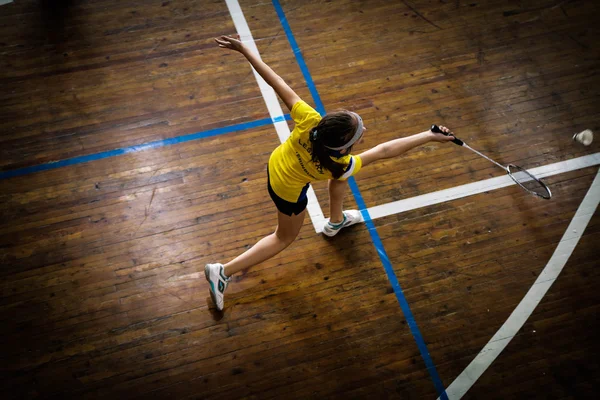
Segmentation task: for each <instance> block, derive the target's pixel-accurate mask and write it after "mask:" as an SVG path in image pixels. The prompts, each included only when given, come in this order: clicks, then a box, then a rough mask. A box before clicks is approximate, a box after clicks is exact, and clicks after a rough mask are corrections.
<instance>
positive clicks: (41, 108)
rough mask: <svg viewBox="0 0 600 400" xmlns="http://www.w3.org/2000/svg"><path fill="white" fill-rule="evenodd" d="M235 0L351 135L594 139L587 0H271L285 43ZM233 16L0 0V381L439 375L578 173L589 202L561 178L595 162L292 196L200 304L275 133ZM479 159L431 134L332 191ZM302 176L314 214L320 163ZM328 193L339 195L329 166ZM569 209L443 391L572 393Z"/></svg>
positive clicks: (35, 391) (14, 385)
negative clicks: (328, 233) (318, 216)
mask: <svg viewBox="0 0 600 400" xmlns="http://www.w3.org/2000/svg"><path fill="white" fill-rule="evenodd" d="M57 3H60V4H61V6H58V5H57ZM239 4H240V7H241V10H242V11H243V14H244V16H245V19H246V21H247V23H248V27H249V29H250V31H251V33H252V35H253V37H254V39H255V41H256V44H257V46H258V49H259V51H260V53H261V55H262V57H263V59H264V60H265V61H266V62H267V63H269V64H270V65H271V66H272V67H273V68H274V69H275V71H276V72H278V73H279V74H280V75H281V76H283V77H284V79H286V81H287V82H288V83H289V84H290V85H291V86H292V87H293V88H294V89H295V90H296V91H297V92H298V94H299V95H300V96H301V97H303V98H304V99H306V100H307V101H308V102H309V103H311V104H313V105H315V104H316V102H317V99H315V97H313V96H312V95H311V92H310V91H309V84H310V83H311V82H314V85H315V88H316V90H317V91H318V95H319V96H320V99H321V100H322V102H323V104H324V106H325V108H326V109H327V110H334V109H336V108H347V109H350V110H353V111H356V112H358V113H360V114H361V115H362V116H363V119H364V120H365V124H366V126H367V127H368V132H367V135H366V138H365V143H364V144H363V145H361V146H360V147H359V148H358V149H357V151H362V150H364V149H367V148H369V147H371V146H373V145H375V144H377V143H380V142H382V141H385V140H389V139H392V138H395V137H400V136H404V135H408V134H412V133H416V132H420V131H423V130H425V129H427V128H428V126H429V125H430V124H431V123H434V122H435V123H438V124H444V125H447V126H450V127H451V128H453V129H454V131H455V132H456V134H457V135H458V136H459V137H461V138H462V139H464V140H465V141H467V142H468V143H470V144H471V145H472V146H473V147H474V148H476V149H479V150H481V151H483V152H485V153H486V154H488V155H490V156H491V157H493V158H494V159H496V160H498V161H499V162H501V163H516V164H521V165H522V166H524V167H526V168H533V167H542V166H546V165H549V164H553V163H561V162H564V161H566V160H575V159H577V160H580V159H582V157H586V156H587V158H586V159H587V160H589V159H590V156H591V157H592V159H594V158H593V157H596V158H595V159H597V157H598V152H599V150H600V145H599V144H598V142H599V140H598V138H597V139H596V141H595V142H594V143H592V145H591V146H588V147H584V146H582V145H579V144H576V143H574V142H572V140H571V136H572V135H573V134H574V133H576V132H579V131H582V130H583V129H585V128H590V129H592V130H596V131H598V130H599V128H600V125H599V124H598V122H597V121H598V120H599V117H600V108H599V107H598V105H599V104H600V102H599V100H600V97H599V96H600V78H599V75H598V70H599V66H600V62H599V55H600V51H599V46H598V45H599V43H600V32H599V29H598V24H597V21H598V20H599V19H600V6H598V5H597V4H595V2H593V1H584V0H572V1H569V0H567V1H558V0H530V1H505V0H489V1H480V0H470V1H469V2H465V1H459V0H457V1H450V0H446V1H445V0H440V1H427V0H410V1H409V0H405V1H391V0H369V1H361V2H355V1H351V0H332V1H315V0H308V1H299V0H287V1H282V2H281V10H282V11H283V12H284V13H285V17H286V18H287V22H288V23H289V26H290V28H291V33H292V34H293V38H294V39H295V41H296V43H297V49H293V48H292V46H291V45H290V41H289V36H288V33H287V32H286V31H285V30H284V28H283V26H284V25H282V22H281V20H280V17H281V15H278V14H277V11H276V7H277V6H278V3H277V1H275V2H273V3H272V2H258V1H251V0H240V3H239ZM235 31H236V29H235V27H234V23H233V19H232V15H231V14H230V12H229V10H228V7H227V5H226V3H225V2H224V1H208V0H206V1H184V0H181V1H179V0H178V1H142V0H122V1H117V0H94V1H92V0H90V1H63V2H49V1H45V2H38V1H27V0H23V1H16V2H14V3H9V4H6V5H2V6H0V32H1V37H0V51H1V58H0V62H1V69H0V87H1V91H0V102H1V103H0V104H1V108H0V112H1V114H0V117H1V121H0V124H1V127H2V135H1V137H0V141H1V143H0V154H1V157H0V173H1V174H2V175H1V177H2V179H0V266H1V268H0V276H1V285H0V288H1V298H0V319H1V320H2V326H1V331H0V333H1V335H0V342H1V345H0V350H1V352H0V357H1V364H2V381H1V382H2V393H3V395H2V397H3V398H11V399H13V398H14V399H22V398H57V399H65V398H77V399H82V398H111V399H122V398H168V399H184V398H202V399H241V398H257V399H258V398H260V399H269V398H288V399H289V398H298V399H304V398H315V399H321V398H339V399H348V398H351V399H363V398H365V399H366V398H375V399H381V398H402V399H435V398H436V397H437V396H438V395H440V393H441V395H442V396H443V397H444V396H446V394H445V393H442V392H441V391H440V385H441V390H443V389H444V388H449V387H450V386H451V384H452V383H453V382H454V381H455V380H457V382H459V383H460V382H463V383H462V384H463V385H464V380H460V379H457V377H459V376H461V373H462V372H463V370H465V368H467V366H468V365H469V364H470V363H471V361H473V359H474V358H475V357H476V356H477V355H478V354H480V355H483V356H484V355H485V352H486V351H483V352H482V349H484V347H485V348H487V347H486V344H488V341H490V339H491V338H492V337H493V336H494V335H495V334H496V332H497V331H498V330H499V329H500V327H501V326H502V325H503V324H504V323H505V322H506V321H507V319H508V318H509V316H511V313H512V312H513V310H514V309H515V307H517V305H519V304H520V302H521V300H523V299H524V296H525V295H526V294H527V293H528V291H529V290H530V288H532V285H533V284H534V282H536V279H537V278H538V276H539V275H540V274H541V272H542V271H543V270H544V268H546V266H547V265H549V261H550V260H551V259H552V257H553V253H554V251H555V249H557V246H559V242H561V238H562V237H563V235H564V234H566V233H567V234H569V233H570V232H569V231H570V230H574V229H569V230H568V229H567V228H568V226H569V223H570V222H571V220H572V219H573V217H574V216H575V213H576V211H577V210H578V209H579V208H580V205H581V204H582V201H583V200H584V198H585V199H590V198H591V199H592V200H591V201H592V203H594V201H595V203H594V204H597V202H598V190H595V191H593V190H592V191H590V194H588V195H587V196H588V197H586V194H587V193H588V190H589V189H590V187H591V185H592V182H593V181H594V179H595V177H596V174H597V171H598V165H597V163H593V162H592V163H591V164H587V166H584V167H582V168H577V169H574V170H572V171H566V172H564V171H563V172H561V171H559V172H560V173H555V174H552V175H551V176H548V177H547V178H546V182H547V183H548V184H549V186H550V188H551V190H552V191H553V194H554V198H553V199H552V200H550V201H545V200H541V199H536V198H534V197H532V196H530V195H528V194H526V193H524V192H523V191H521V190H520V189H518V188H517V187H515V186H510V187H505V188H501V189H497V190H484V191H482V192H481V193H475V194H472V195H469V194H465V193H463V195H461V196H460V197H459V198H456V199H454V200H451V201H438V202H435V203H434V204H429V205H424V206H418V207H417V208H414V209H412V210H408V211H404V212H392V213H389V214H388V215H386V216H382V217H380V218H374V219H373V220H372V222H371V224H372V225H373V229H371V230H369V229H367V226H366V225H365V224H360V225H357V226H356V227H353V228H349V229H347V231H344V232H343V233H341V234H340V235H339V236H337V237H335V238H332V239H326V238H324V237H323V236H322V235H321V234H317V233H316V232H315V229H314V228H313V225H312V223H311V219H310V218H308V217H307V218H306V221H305V226H304V227H303V229H302V231H301V233H300V235H299V238H298V240H297V241H296V242H295V243H294V244H292V245H291V246H290V247H289V248H288V249H287V250H285V251H284V252H283V253H281V254H280V255H278V256H276V257H275V258H273V259H272V260H269V261H267V262H264V263H262V264H260V265H258V266H256V267H254V268H252V269H250V270H249V271H247V272H246V273H244V274H241V275H239V276H236V277H235V278H234V279H233V283H232V284H231V285H230V287H229V288H228V290H227V292H226V297H225V305H226V309H225V311H224V312H223V313H217V312H215V310H214V309H213V308H212V307H211V304H210V298H209V296H208V288H207V283H206V281H205V279H204V277H203V274H202V271H203V266H204V264H205V263H207V262H225V261H228V260H230V259H231V258H233V257H234V256H236V255H237V254H239V253H240V252H242V251H244V250H245V249H247V248H249V247H250V246H252V245H253V244H254V243H255V242H256V241H257V240H258V239H260V238H261V237H262V236H264V235H266V234H268V233H270V232H272V230H273V228H274V226H275V222H276V219H275V214H274V206H273V205H272V203H271V200H270V199H269V197H268V194H267V191H266V187H265V186H266V173H265V164H266V162H267V159H268V156H269V154H270V152H271V150H272V149H273V148H275V147H276V146H277V145H278V143H279V139H278V137H277V135H276V133H275V129H274V127H273V124H272V123H271V119H270V116H269V113H268V112H267V108H266V106H265V102H264V100H263V94H262V93H261V91H260V90H259V87H258V85H257V82H256V80H255V78H254V76H253V74H252V72H251V69H250V67H249V65H248V63H247V62H245V61H244V59H243V57H242V56H240V55H239V54H236V53H232V52H229V51H226V50H223V49H219V48H218V47H217V46H215V44H214V43H213V41H212V38H213V37H215V36H217V35H221V34H231V33H235ZM296 55H301V56H302V57H303V59H304V60H305V62H306V67H307V68H306V70H307V71H308V73H309V74H310V75H309V76H305V75H304V74H303V71H302V69H301V67H300V66H299V65H300V64H299V61H298V59H297V58H296ZM190 134H197V135H196V136H194V137H191V138H193V139H194V140H189V141H185V140H180V139H181V138H184V139H185V138H190V137H189V136H187V135H190ZM173 138H179V139H173ZM170 140H172V141H170ZM175 142H177V143H175ZM148 143H154V144H152V145H148V146H146V147H145V148H136V147H134V146H136V145H141V144H148ZM117 149H128V151H118V150H117ZM121 152H122V153H124V154H120V153H121ZM86 156H90V157H89V158H85V157H86ZM56 161H58V162H56ZM560 165H564V163H563V164H560ZM501 175H502V171H500V170H499V169H498V168H497V167H495V166H493V165H492V164H490V163H489V162H487V161H486V160H483V159H481V158H479V157H477V156H476V155H474V154H472V153H470V152H469V151H468V150H466V149H461V148H459V147H457V146H454V145H452V144H447V145H440V144H430V145H426V146H423V147H421V148H419V149H416V150H413V151H412V152H410V153H408V154H406V155H405V156H402V157H399V158H397V159H393V160H386V161H385V162H380V163H378V164H375V165H373V166H371V167H368V168H366V169H365V170H364V171H362V172H360V173H359V174H358V175H357V177H356V184H357V187H358V189H355V190H354V194H358V193H360V196H362V199H363V200H364V204H365V205H366V207H367V208H368V209H369V210H372V208H373V207H375V206H379V205H384V204H388V203H392V202H396V201H400V200H403V199H411V198H414V197H415V196H419V195H425V194H429V193H437V192H439V191H440V190H444V189H450V188H458V189H457V190H463V189H462V188H464V186H463V185H466V184H469V183H473V182H480V181H485V180H486V179H488V178H491V177H495V176H501ZM314 189H315V193H316V196H317V198H318V201H319V204H320V207H321V208H322V210H324V211H325V214H326V215H327V214H328V212H327V210H328V200H327V193H326V185H325V184H324V183H322V182H321V183H317V184H315V185H314ZM590 196H591V197H590ZM359 201H360V200H359ZM586 201H588V200H586ZM345 205H346V207H347V208H355V207H357V205H356V200H355V197H354V196H353V193H350V192H349V194H348V198H347V201H346V203H345ZM588 214H589V213H588ZM586 224H587V226H586ZM586 224H584V225H583V227H582V229H580V230H581V231H580V232H579V233H577V232H574V234H578V235H581V233H582V232H583V235H582V236H581V238H580V240H579V242H578V243H577V245H576V247H575V249H574V250H573V252H572V254H571V253H570V252H569V254H567V257H568V261H567V262H566V265H565V266H564V269H563V270H562V273H560V275H559V276H558V278H557V279H556V281H555V282H554V284H553V285H552V286H551V287H550V289H549V290H548V292H547V294H546V295H545V296H544V297H543V298H542V299H541V302H540V303H539V305H537V307H535V309H534V311H533V313H532V315H531V316H530V317H529V318H528V319H526V321H525V323H524V326H523V327H522V328H521V329H519V330H518V333H517V334H516V335H515V336H514V338H513V339H512V340H511V341H510V342H509V343H508V344H507V346H506V348H505V350H504V351H502V352H501V353H500V354H499V355H498V356H497V358H496V359H495V361H493V363H491V365H490V366H489V368H487V370H485V368H484V367H477V368H479V373H482V375H481V377H480V378H479V379H477V380H476V381H474V382H472V386H468V387H467V389H468V390H467V391H466V394H465V395H464V397H463V398H469V399H532V398H535V399H584V398H595V395H593V393H595V389H594V387H595V385H597V384H599V383H600V379H599V378H598V377H599V376H600V366H599V362H598V355H599V350H600V348H599V347H600V346H598V341H597V338H598V329H599V323H598V319H597V314H598V312H600V306H599V304H600V301H599V300H600V296H599V294H598V292H597V288H596V286H597V284H598V283H600V273H599V272H598V271H600V270H599V269H598V267H599V266H600V262H599V261H598V260H599V256H600V250H599V249H600V246H599V243H600V241H599V239H600V217H599V215H598V212H597V211H596V212H595V213H593V208H592V215H591V219H590V220H589V223H587V222H586ZM376 238H379V239H380V242H377V240H376ZM382 250H383V251H384V252H385V256H382V257H383V258H381V257H380V254H381V251H382ZM385 257H387V259H389V262H390V265H391V273H390V271H386V269H385V268H384V262H385V259H386V258H385ZM382 259H383V260H384V261H382ZM391 276H395V277H397V280H398V282H399V285H400V287H401V290H400V289H399V288H398V287H396V286H395V285H393V284H392V283H391V282H392V281H390V279H393V278H390V277H391ZM403 299H404V300H405V301H406V303H407V304H408V305H409V307H410V310H411V312H412V316H413V317H414V318H413V319H411V318H407V314H406V313H405V312H403V310H402V308H401V306H400V303H401V302H402V301H403ZM414 327H417V329H418V333H416V331H415V330H414ZM423 349H426V350H425V351H423ZM480 352H482V353H480ZM477 368H476V369H477ZM482 368H483V369H482ZM469 388H470V389H469ZM447 395H448V396H449V398H458V397H460V395H456V394H453V392H451V391H450V390H449V391H448V394H447Z"/></svg>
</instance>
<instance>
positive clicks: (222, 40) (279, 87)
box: [215, 35, 300, 111]
mask: <svg viewBox="0 0 600 400" xmlns="http://www.w3.org/2000/svg"><path fill="white" fill-rule="evenodd" d="M215 42H217V44H218V45H219V47H222V48H224V49H231V50H234V51H237V52H240V53H242V54H243V55H244V57H246V59H247V60H248V61H249V62H250V64H252V66H253V67H254V69H255V70H256V72H258V74H259V75H260V76H262V78H263V79H264V80H265V82H267V83H268V84H269V85H270V86H271V87H272V88H273V90H275V93H277V95H278V96H279V97H280V98H281V100H283V102H284V103H285V105H286V106H287V108H288V109H289V110H290V111H291V110H292V107H293V106H294V104H296V102H298V101H299V100H300V97H298V95H297V94H296V92H294V91H293V90H292V88H291V87H289V86H288V84H287V83H285V81H284V80H283V78H281V77H280V76H279V75H277V74H276V73H275V71H273V70H272V69H271V67H269V66H268V65H267V64H265V63H264V61H263V60H261V59H260V57H259V56H258V54H255V53H253V52H252V51H251V50H250V49H249V48H248V47H247V46H244V44H243V43H242V42H241V41H240V40H239V36H238V35H236V37H233V36H219V37H218V38H215Z"/></svg>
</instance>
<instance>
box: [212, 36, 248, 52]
mask: <svg viewBox="0 0 600 400" xmlns="http://www.w3.org/2000/svg"><path fill="white" fill-rule="evenodd" d="M215 42H217V44H218V45H219V47H222V48H224V49H231V50H235V51H239V52H240V53H241V52H242V50H244V44H243V43H242V42H241V41H240V35H235V36H225V35H223V36H219V37H218V38H215Z"/></svg>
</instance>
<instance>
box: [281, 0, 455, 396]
mask: <svg viewBox="0 0 600 400" xmlns="http://www.w3.org/2000/svg"><path fill="white" fill-rule="evenodd" d="M272 2H273V6H274V7H275V10H276V11H277V16H278V17H279V21H280V22H281V25H282V26H283V29H284V31H285V34H286V35H287V38H288V40H289V42H290V45H291V46H292V50H293V52H294V55H295V56H296V60H297V61H298V65H299V66H300V69H301V70H302V74H303V75H304V79H305V80H306V83H307V85H308V88H309V90H310V93H311V95H312V97H313V100H314V101H315V105H316V110H317V111H318V112H319V113H320V114H321V115H324V114H325V107H324V106H323V102H322V101H321V97H320V96H319V93H318V92H317V89H316V87H315V84H314V82H313V80H312V77H311V75H310V72H309V71H308V68H307V66H306V63H305V62H304V58H303V57H302V52H301V51H300V48H299V47H298V44H297V43H296V39H295V38H294V34H293V33H292V30H291V28H290V25H289V24H288V21H287V19H286V17H285V14H284V13H283V9H282V8H281V4H279V0H272ZM348 183H349V185H350V189H351V190H352V194H353V195H354V198H355V199H356V204H357V205H358V208H359V209H360V211H361V213H362V216H363V219H364V220H365V223H366V225H367V228H368V230H369V234H370V235H371V240H372V241H373V245H374V246H375V248H376V250H377V254H378V255H379V259H380V260H381V263H382V264H383V268H384V269H385V273H386V274H387V277H388V279H389V281H390V283H391V284H392V288H393V289H394V293H395V294H396V298H397V299H398V302H399V303H400V308H401V309H402V312H403V313H404V317H405V318H406V323H407V324H408V326H409V328H410V332H411V333H412V335H413V337H414V339H415V341H416V342H417V347H418V348H419V351H420V352H421V356H422V357H423V360H424V361H425V366H426V367H427V371H429V375H430V376H431V379H432V380H433V384H434V386H435V389H436V391H437V393H438V396H439V397H440V398H441V399H443V400H448V395H447V394H446V390H445V388H444V385H443V383H442V380H441V379H440V377H439V375H438V373H437V370H436V368H435V365H434V364H433V360H432V359H431V356H430V355H429V351H428V350H427V346H426V345H425V341H424V340H423V336H422V335H421V331H420V330H419V327H418V326H417V322H416V321H415V318H414V316H413V314H412V311H411V310H410V307H409V305H408V301H407V300H406V297H405V296H404V293H403V292H402V288H401V287H400V283H398V278H397V277H396V274H395V272H394V269H393V267H392V263H391V261H390V259H389V257H388V255H387V253H386V251H385V249H384V247H383V243H382V242H381V238H380V237H379V234H378V233H377V229H376V228H375V224H373V220H371V216H370V215H369V211H368V210H367V206H366V204H365V202H364V200H363V197H362V195H361V193H360V190H359V189H358V185H357V184H356V180H355V179H354V177H350V179H348Z"/></svg>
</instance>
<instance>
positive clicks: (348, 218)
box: [323, 210, 362, 237]
mask: <svg viewBox="0 0 600 400" xmlns="http://www.w3.org/2000/svg"><path fill="white" fill-rule="evenodd" d="M343 214H344V220H343V221H342V222H340V223H339V224H332V223H331V222H329V221H327V223H326V224H325V226H324V227H323V234H325V235H326V236H329V237H331V236H335V235H337V233H338V232H339V231H340V230H341V229H342V228H345V227H347V226H350V225H354V224H356V223H358V222H361V221H362V214H361V213H360V211H358V210H346V211H344V212H343Z"/></svg>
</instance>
